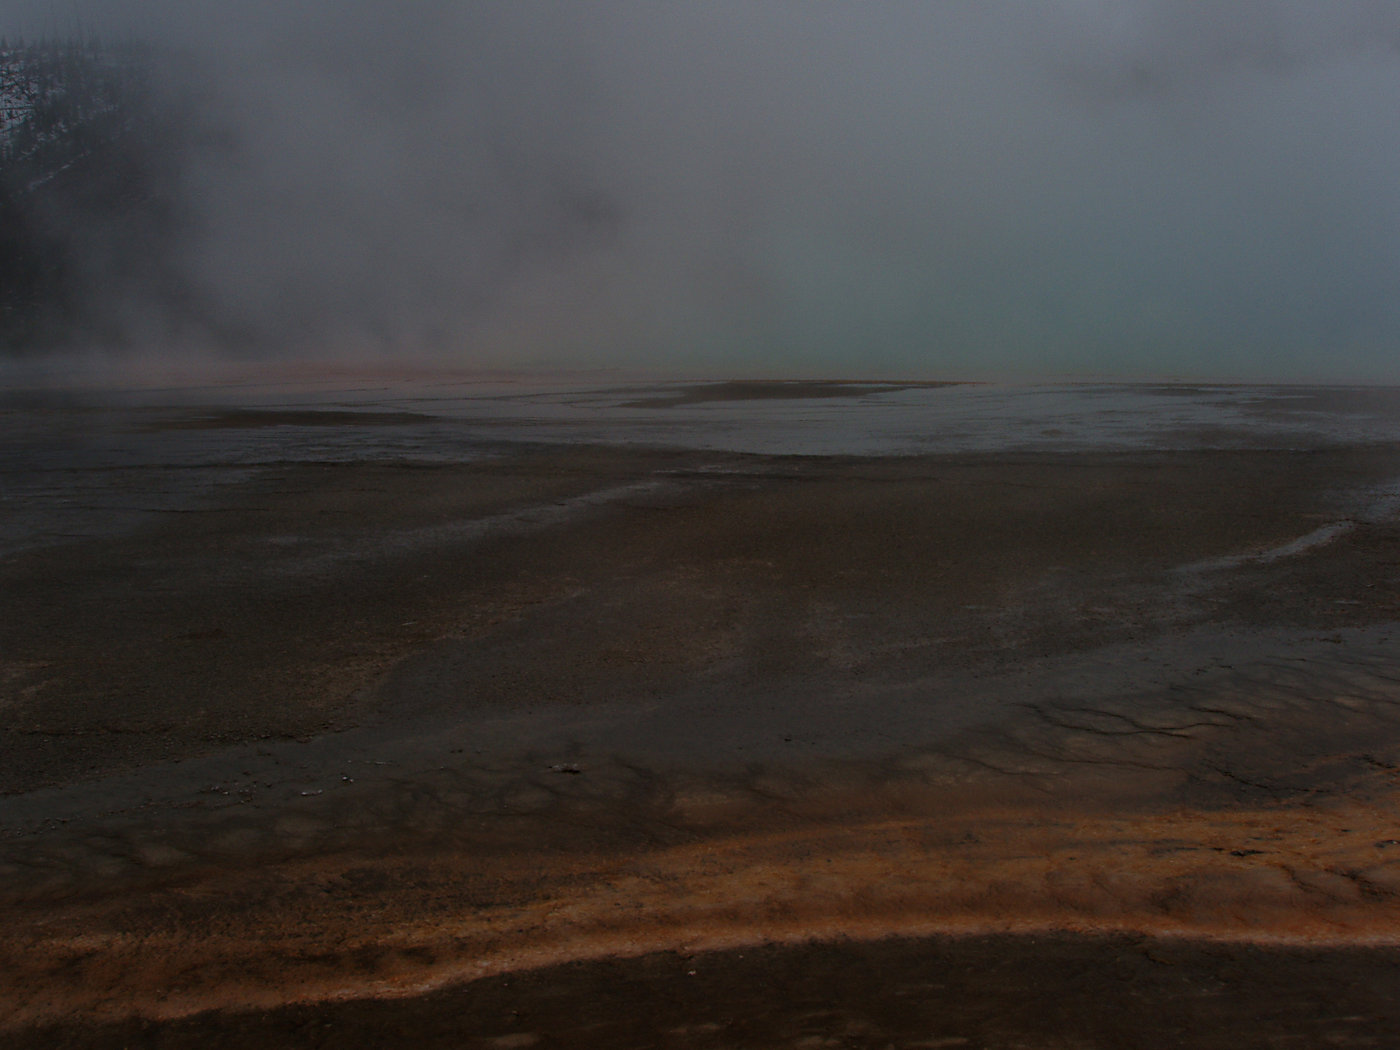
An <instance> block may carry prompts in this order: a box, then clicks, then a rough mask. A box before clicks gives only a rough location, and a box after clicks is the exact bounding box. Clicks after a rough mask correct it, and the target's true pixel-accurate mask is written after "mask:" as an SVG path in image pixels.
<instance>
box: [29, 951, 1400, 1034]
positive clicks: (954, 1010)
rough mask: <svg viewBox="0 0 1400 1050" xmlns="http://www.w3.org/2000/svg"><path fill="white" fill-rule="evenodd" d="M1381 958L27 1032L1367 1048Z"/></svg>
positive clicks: (644, 984) (965, 976) (1101, 961)
mask: <svg viewBox="0 0 1400 1050" xmlns="http://www.w3.org/2000/svg"><path fill="white" fill-rule="evenodd" d="M1397 1004H1400V967H1397V966H1396V965H1395V961H1394V956H1393V953H1391V952H1388V951H1377V950H1372V949H1364V948H1357V949H1346V950H1330V951H1329V950H1319V949H1272V950H1271V949H1268V948H1261V947H1258V946H1251V945H1237V944H1193V943H1188V942H1179V941H1161V940H1153V939H1148V938H1128V937H1116V938H1114V937H1110V938H1092V937H1087V938H1086V937H1080V938H1076V937H1067V936H1052V937H1044V936H1042V937H1018V938H1009V937H989V938H976V939H956V938H954V939H949V938H934V939H930V940H890V941H881V942H869V943H858V942H841V943H837V944H824V945H806V946H802V947H797V948H785V947H779V946H765V947H760V948H749V949H745V950H743V951H732V952H726V953H721V954H700V955H694V954H676V953H664V954H658V955H652V956H647V957H645V958H641V959H629V960H612V961H607V962H602V963H593V964H570V965H565V966H559V967H552V968H549V969H546V970H540V971H534V972H529V973H522V974H516V975H512V976H510V977H498V978H488V979H485V980H481V981H477V982H474V983H472V984H468V985H464V986H462V987H459V988H453V989H450V990H444V991H440V992H435V993H432V994H429V995H425V996H423V997H422V998H420V999H418V1000H415V1001H412V1002H407V1003H404V1002H375V1001H357V1002H348V1003H338V1004H330V1005H321V1006H316V1007H288V1008H284V1009H280V1010H272V1011H267V1012H260V1013H252V1014H241V1015H236V1016H227V1015H213V1016H201V1017H193V1018H189V1019H187V1020H184V1021H180V1022H176V1023H171V1024H163V1025H154V1024H151V1023H149V1022H141V1021H129V1022H125V1023H122V1024H117V1025H111V1026H107V1027H93V1028H82V1027H74V1028H62V1029H50V1030H42V1031H38V1032H32V1033H29V1034H27V1035H24V1036H21V1037H19V1039H18V1041H16V1042H14V1043H12V1044H11V1045H12V1046H14V1047H16V1050H29V1048H35V1050H37V1048H39V1047H45V1048H47V1047H66V1046H72V1047H92V1048H94V1050H98V1048H108V1047H113V1048H116V1047H121V1048H136V1047H141V1048H151V1050H174V1048H179V1047H230V1048H232V1047H246V1046H259V1047H268V1048H282V1047H296V1048H301V1047H317V1048H319V1047H326V1048H329V1047H336V1048H352V1050H353V1048H356V1047H383V1046H421V1047H425V1048H436V1047H464V1048H471V1050H477V1048H480V1050H506V1048H528V1047H541V1048H544V1047H585V1048H587V1047H598V1048H608V1050H625V1048H633V1047H635V1048H643V1047H676V1048H691V1047H693V1048H697V1050H698V1048H719V1047H740V1046H741V1047H754V1048H766V1047H801V1048H820V1047H862V1048H863V1047H869V1048H872V1050H874V1048H883V1047H890V1046H898V1047H910V1048H941V1050H954V1048H968V1050H993V1048H1027V1050H1030V1048H1034V1050H1041V1048H1047V1050H1048V1048H1065V1047H1072V1048H1076V1050H1090V1048H1092V1050H1117V1048H1123V1047H1133V1048H1137V1050H1158V1048H1163V1050H1165V1048H1176V1047H1183V1046H1189V1047H1200V1048H1208V1050H1214V1048H1221V1050H1236V1048H1255V1047H1320V1046H1337V1047H1385V1046H1391V1045H1393V1040H1394V1032H1395V1030H1396V1027H1397V1025H1400V1005H1397Z"/></svg>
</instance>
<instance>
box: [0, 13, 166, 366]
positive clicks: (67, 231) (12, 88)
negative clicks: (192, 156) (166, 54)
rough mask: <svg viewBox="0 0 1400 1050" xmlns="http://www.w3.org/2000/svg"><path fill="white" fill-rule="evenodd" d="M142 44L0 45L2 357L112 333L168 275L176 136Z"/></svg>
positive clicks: (0, 313) (15, 43)
mask: <svg viewBox="0 0 1400 1050" xmlns="http://www.w3.org/2000/svg"><path fill="white" fill-rule="evenodd" d="M150 69H151V60H150V56H149V54H148V53H147V52H146V51H145V50H144V49H142V48H141V47H140V46H138V45H134V44H123V45H109V44H103V43H101V42H98V41H95V40H66V41H42V42H38V43H25V42H22V41H0V353H4V354H7V355H18V354H26V353H33V352H36V351H39V350H42V349H44V348H46V347H50V346H53V345H56V344H59V343H66V342H72V341H81V340H82V339H84V338H85V337H89V336H90V337H94V338H100V337H102V336H103V335H104V334H109V332H114V331H116V330H117V327H118V326H117V325H116V318H115V317H114V316H113V315H112V311H113V310H115V309H117V307H116V305H115V304H116V303H118V301H119V296H118V294H117V293H118V292H119V291H122V292H130V291H131V290H132V289H133V287H135V286H137V285H149V284H150V283H151V282H153V281H163V280H165V274H164V272H163V271H165V270H166V269H167V268H168V267H167V265H166V262H165V260H164V255H165V252H164V251H163V248H162V246H163V244H164V243H165V242H166V236H165V234H166V232H168V230H169V227H170V222H171V220H172V216H171V214H170V211H171V205H170V203H169V202H170V201H171V200H172V199H173V194H172V193H171V192H170V184H169V180H170V178H171V177H172V172H173V170H174V167H173V164H172V163H171V160H172V158H173V152H172V150H173V148H174V147H173V139H172V138H171V136H170V132H169V128H168V127H166V126H164V122H163V121H162V120H160V119H159V118H158V117H157V110H158V107H157V106H156V105H154V103H153V100H152V94H151V91H150V88H149V73H150Z"/></svg>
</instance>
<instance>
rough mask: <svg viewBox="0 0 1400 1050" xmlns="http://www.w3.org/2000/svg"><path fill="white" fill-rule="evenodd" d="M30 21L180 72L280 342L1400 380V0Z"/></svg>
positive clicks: (195, 12) (180, 7)
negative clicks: (132, 44) (71, 29)
mask: <svg viewBox="0 0 1400 1050" xmlns="http://www.w3.org/2000/svg"><path fill="white" fill-rule="evenodd" d="M6 6H7V9H8V11H7V13H6V14H3V15H0V29H4V30H6V31H8V32H11V33H13V32H15V31H16V30H20V31H24V32H26V33H28V34H30V35H37V34H38V33H40V32H42V31H44V30H45V29H46V28H52V29H57V30H58V31H59V32H65V31H66V30H67V28H68V25H69V23H70V22H71V20H72V18H73V12H74V11H78V12H79V13H80V17H81V18H82V19H83V21H84V22H85V24H87V25H88V26H90V27H94V28H97V29H100V30H102V31H104V32H106V33H109V34H111V33H120V34H136V35H141V36H150V37H153V38H156V39H158V40H160V41H161V42H162V43H164V44H168V45H172V46H173V47H174V48H175V49H177V50H176V53H178V54H179V55H181V56H182V60H181V61H180V62H178V63H172V65H173V66H178V71H172V73H171V74H170V83H169V90H170V92H171V96H172V98H178V99H179V100H180V101H181V102H182V103H183V104H185V105H187V106H188V107H189V108H190V109H191V111H192V112H195V113H197V114H198V117H199V125H200V127H201V128H202V133H201V135H200V136H199V137H198V141H199V142H201V143H204V144H206V147H207V148H200V149H191V150H190V151H189V153H188V155H187V156H186V157H185V158H184V160H183V163H182V168H181V192H182V194H183V198H184V201H185V203H186V206H187V207H188V208H189V210H190V215H191V219H192V221H191V226H190V229H189V231H188V236H187V237H186V238H185V240H184V241H183V242H182V244H181V262H182V266H183V267H184V268H185V271H186V272H187V273H188V274H189V276H190V278H191V280H192V282H193V284H194V286H195V287H196V288H197V289H198V291H199V293H200V295H201V296H203V298H204V300H205V301H206V302H207V303H208V304H209V310H210V312H211V313H212V314H213V315H215V316H216V317H218V318H220V319H221V320H223V321H225V322H227V324H229V325H230V326H234V327H238V328H240V329H241V330H245V331H250V332H254V333H256V336H257V345H258V346H259V347H260V348H261V350H262V352H265V353H267V354H268V355H275V356H292V355H299V354H309V355H315V356H327V355H330V356H334V355H338V354H355V355H360V354H366V353H369V354H378V353H385V354H401V355H417V354H425V353H426V354H437V355H441V356H444V357H446V358H447V359H448V360H451V361H454V362H460V363H463V364H469V365H474V364H493V365H495V364H511V363H518V362H526V363H536V364H558V365H567V366H583V367H593V366H608V365H624V366H629V365H642V366H648V367H660V368H673V369H678V370H682V371H687V372H710V373H714V372H740V373H769V374H787V373H804V374H846V375H893V374H898V375H916V376H927V377H943V376H949V377H956V376H967V375H986V374H992V375H1003V374H1010V375H1034V376H1042V375H1057V374H1065V373H1071V374H1083V373H1093V374H1109V375H1121V376H1141V375H1153V376H1157V375H1161V376H1199V377H1240V378H1261V379H1311V378H1330V379H1340V380H1350V379H1361V380H1388V381H1400V353H1397V348H1400V295H1398V294H1397V291H1400V288H1397V283H1398V282H1400V2H1395V0H1316V2H1303V0H1210V2H1187V0H1121V2H1111V0H1035V2H1031V0H967V2H961V0H946V2H934V0H925V2H903V3H901V2H894V0H888V2H883V3H877V2H871V3H864V2H862V3H857V2H855V0H850V2H835V0H833V2H824V0H690V2H680V0H676V2H666V0H636V2H632V0H613V2H605V0H558V2H554V3H535V2H529V0H509V2H505V3H482V2H475V3H455V2H448V0H427V2H419V3H394V2H390V0H305V2H300V3H298V2H282V3H278V2H272V0H262V2H237V0H222V2H217V3H216V2H213V0H179V2H176V0H140V2H137V0H128V2H126V3H122V2H120V0H112V2H109V3H101V2H98V0H88V2H87V3H85V4H84V3H80V4H78V5H77V6H76V7H74V6H73V5H72V4H71V3H59V2H57V0H55V2H54V3H34V2H33V0H18V2H16V0H10V2H9V3H8V4H7V5H6ZM130 313H131V317H132V324H133V325H140V326H144V329H143V330H144V331H147V332H148V333H149V339H150V340H151V341H152V345H157V344H165V345H168V344H171V343H180V342H181V341H182V340H186V341H190V342H197V341H198V339H199V337H198V335H197V334H196V333H191V332H188V331H183V330H179V329H176V328H175V327H173V326H172V325H170V324H169V323H167V322H166V321H164V320H163V319H162V317H161V313H160V310H159V308H158V306H156V305H154V304H145V305H144V306H140V307H138V305H137V304H133V306H132V309H131V311H130Z"/></svg>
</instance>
